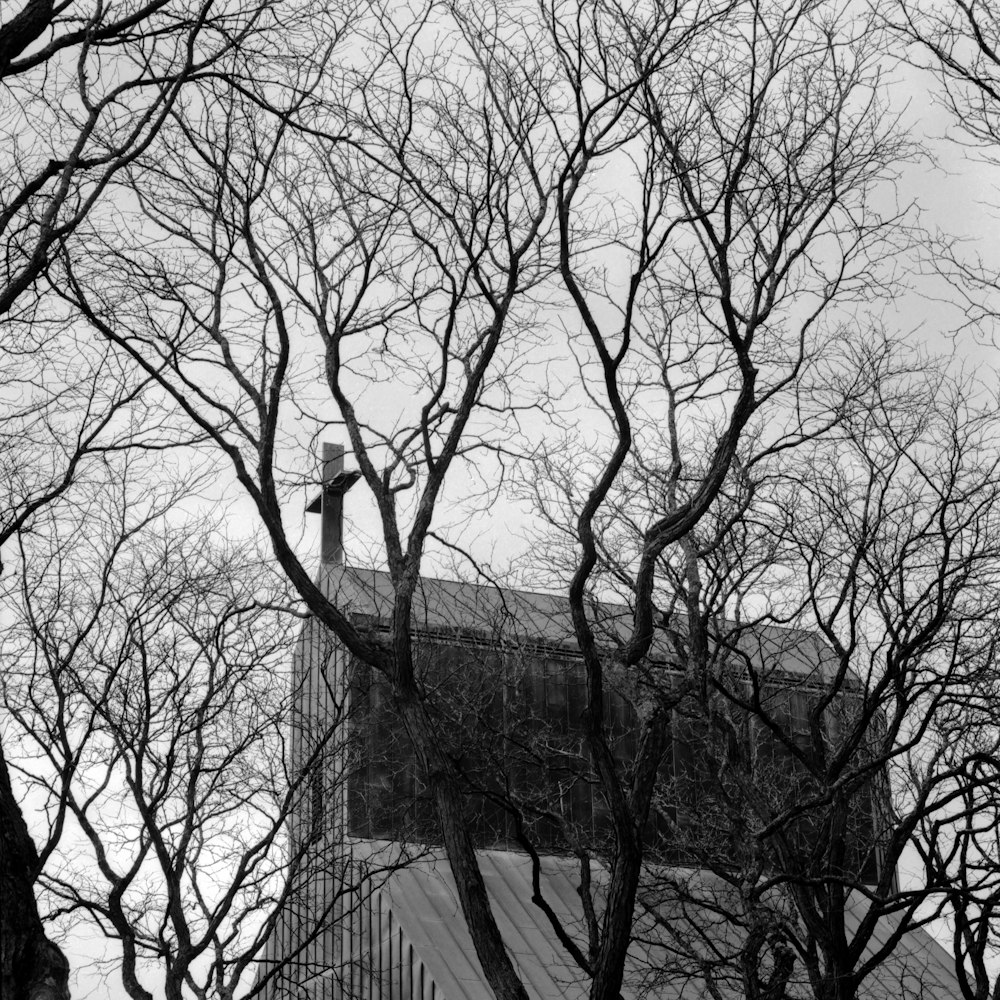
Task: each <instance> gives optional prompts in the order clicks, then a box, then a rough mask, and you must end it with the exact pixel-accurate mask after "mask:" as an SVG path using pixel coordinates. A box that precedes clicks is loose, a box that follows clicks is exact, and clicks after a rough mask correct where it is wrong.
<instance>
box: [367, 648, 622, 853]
mask: <svg viewBox="0 0 1000 1000" xmlns="http://www.w3.org/2000/svg"><path fill="white" fill-rule="evenodd" d="M416 669H417V676H418V680H419V682H420V684H421V686H422V688H423V690H424V692H425V695H426V698H427V705H428V715H429V718H430V721H431V724H432V726H434V727H435V730H436V733H437V736H438V738H439V740H440V745H441V746H442V748H443V749H444V750H445V752H446V753H448V754H449V756H450V757H451V758H452V759H453V760H454V761H455V762H456V764H457V765H458V769H459V772H460V774H461V775H462V778H463V781H464V783H465V791H466V804H467V814H468V821H469V825H470V828H471V830H472V831H473V835H474V837H475V839H476V841H477V843H479V844H481V845H484V846H486V845H491V844H512V843H514V842H515V841H516V840H517V830H518V827H519V826H520V829H521V830H522V831H523V833H524V834H525V835H527V836H528V838H529V839H530V840H531V841H532V842H533V843H534V844H536V845H538V846H539V847H541V848H545V849H559V850H562V849H569V848H571V847H572V846H573V845H574V844H575V843H580V844H586V845H587V846H590V847H594V846H597V845H598V844H599V843H600V842H602V841H607V840H608V838H609V837H610V832H611V817H610V813H609V810H608V808H607V805H606V803H605V802H604V800H603V797H602V796H601V794H600V792H599V791H598V789H597V787H596V781H595V778H594V775H593V773H592V769H591V766H590V762H589V754H588V753H587V751H586V748H585V745H584V734H583V723H582V716H583V711H584V708H585V706H586V684H585V677H584V670H583V665H582V662H581V661H580V660H579V659H578V658H574V657H572V656H559V655H554V654H548V653H536V654H523V653H510V654H506V655H504V656H500V655H499V654H498V653H497V652H496V651H495V650H493V649H490V648H489V647H484V646H476V645H473V644H468V645H463V644H458V643H445V642H440V641H427V642H424V643H421V644H420V646H419V656H418V662H417V664H416ZM351 691H352V700H353V707H352V716H353V718H354V719H355V731H356V741H355V753H354V766H353V769H352V771H353V777H352V780H351V781H350V784H349V792H348V811H349V825H350V829H351V832H352V833H353V834H355V835H358V836H371V837H385V838H390V837H399V838H408V839H414V840H419V841H424V842H434V841H435V840H436V839H438V838H437V834H436V832H435V829H434V823H433V818H432V817H433V810H432V808H431V804H430V802H429V801H428V799H427V792H426V789H424V788H423V787H422V784H421V782H420V779H419V770H418V768H417V767H416V764H415V761H414V759H413V755H412V751H411V750H410V749H409V744H408V740H407V737H406V734H405V731H404V730H403V726H402V724H401V722H400V720H399V719H398V716H396V714H395V711H394V709H393V707H392V705H391V699H390V696H389V689H388V685H387V683H386V682H385V681H384V680H382V679H381V678H378V677H375V676H373V674H372V671H371V670H369V669H368V668H366V667H364V666H361V665H355V667H354V677H353V679H352V684H351ZM605 709H606V711H607V713H608V719H609V731H610V734H611V739H612V744H613V748H614V752H615V754H616V757H618V759H619V760H622V761H623V762H627V761H628V760H629V759H631V755H634V752H635V722H634V713H633V711H632V709H631V706H630V705H629V704H628V703H627V702H626V701H625V700H624V699H623V698H621V697H619V696H618V695H615V694H612V695H609V696H608V698H607V701H606V705H605Z"/></svg>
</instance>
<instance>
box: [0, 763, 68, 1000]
mask: <svg viewBox="0 0 1000 1000" xmlns="http://www.w3.org/2000/svg"><path fill="white" fill-rule="evenodd" d="M37 867H38V853H37V852H36V850H35V844H34V842H33V841H32V839H31V835H30V834H29V833H28V826H27V824H26V823H25V822H24V817H23V816H22V815H21V810H20V808H19V807H18V804H17V802H16V801H15V800H14V790H13V788H12V787H11V783H10V775H9V773H8V771H7V761H6V760H5V758H4V755H3V747H2V746H0V1000H69V963H68V962H67V961H66V958H65V956H64V955H63V953H62V952H61V951H60V950H59V948H58V947H57V946H56V945H54V944H53V943H52V942H51V941H50V940H49V939H48V938H47V937H46V936H45V929H44V928H43V927H42V921H41V918H40V917H39V915H38V905H37V903H36V902H35V893H34V882H35V875H36V873H37V872H36V870H37Z"/></svg>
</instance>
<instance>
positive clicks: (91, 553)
mask: <svg viewBox="0 0 1000 1000" xmlns="http://www.w3.org/2000/svg"><path fill="white" fill-rule="evenodd" d="M130 471H131V475H129V476H124V477H122V479H121V480H120V481H118V482H117V483H115V482H107V483H105V484H103V489H102V491H101V494H100V497H99V499H98V500H97V501H96V502H95V504H94V506H93V508H91V509H89V510H84V511H83V516H81V515H80V511H79V508H78V509H77V511H76V512H67V511H66V510H65V509H60V508H59V507H50V508H48V510H47V512H46V515H45V516H44V517H40V518H39V519H37V520H36V522H35V528H36V530H35V532H33V533H32V534H31V535H29V536H24V537H22V553H21V555H22V558H21V559H20V561H19V565H20V568H21V572H20V574H19V578H18V579H17V580H12V581H11V586H10V587H9V589H11V590H14V589H15V588H16V589H17V590H19V594H15V593H11V594H10V595H9V596H11V597H14V598H15V600H14V601H12V604H13V605H14V607H15V608H16V613H15V614H13V615H12V619H11V621H10V623H9V625H8V627H7V628H6V629H5V632H4V636H3V648H4V653H5V658H6V661H7V664H8V668H7V671H6V673H5V676H4V678H3V680H2V693H3V705H4V708H5V710H6V713H7V715H8V718H9V720H10V721H9V724H8V726H7V728H6V736H7V739H8V744H9V746H10V747H11V748H12V749H13V751H14V753H13V756H11V758H10V760H9V764H10V767H11V768H12V771H13V773H14V775H15V777H16V779H17V780H18V783H19V785H20V787H21V789H22V790H24V791H26V794H27V798H28V800H29V801H30V802H32V803H33V806H34V812H33V814H34V815H35V816H36V817H38V818H42V817H44V819H43V820H42V823H41V825H42V827H43V830H44V834H45V836H44V837H43V838H42V839H41V840H40V843H41V848H40V851H39V854H40V856H39V857H38V858H34V859H30V860H31V864H30V866H28V867H27V869H26V870H27V871H28V872H29V874H32V875H37V878H38V885H39V887H40V889H41V892H42V899H43V901H44V903H45V905H46V909H47V913H46V918H47V919H50V920H53V919H55V920H59V919H61V920H62V921H63V922H70V923H79V924H82V926H84V927H86V928H88V929H90V931H91V933H95V934H100V935H101V936H103V937H105V938H108V939H111V940H113V941H115V942H117V947H120V957H116V960H115V965H116V966H118V967H120V969H121V976H122V983H123V985H124V987H125V989H126V991H127V992H128V994H129V996H131V997H133V998H135V1000H149V998H150V997H152V996H155V995H158V994H160V993H161V992H162V993H163V994H164V995H166V996H167V997H171V998H175V1000H177V998H180V997H182V996H190V995H194V996H199V997H206V996H215V997H218V998H225V1000H231V998H232V997H234V996H236V995H246V994H247V993H248V992H253V991H252V990H251V985H250V984H251V980H252V979H253V977H254V973H255V972H256V971H257V965H258V962H259V961H260V960H261V959H262V958H264V956H265V947H266V943H267V941H268V939H269V938H270V937H271V936H272V935H273V934H275V933H276V932H278V933H280V932H281V929H282V928H281V921H282V919H284V914H285V912H286V911H287V910H288V909H290V908H293V907H296V906H297V905H298V904H299V900H300V897H302V896H303V895H305V894H308V893H315V891H316V885H317V884H318V883H319V882H322V883H323V885H324V886H325V887H326V890H327V891H326V893H325V898H324V901H323V902H324V909H323V911H322V912H321V913H320V914H319V915H318V917H317V919H316V920H315V921H314V922H313V923H311V924H310V925H309V926H308V927H306V926H297V927H296V928H295V935H294V938H293V939H292V940H291V943H290V946H289V947H288V949H287V952H286V953H285V954H282V955H280V956H278V957H277V958H275V959H273V960H271V961H269V962H268V963H267V974H266V975H264V976H259V977H257V982H256V989H257V990H259V989H262V988H264V987H265V986H266V985H267V984H268V983H270V982H271V981H272V980H273V979H274V978H275V977H278V976H280V975H281V974H282V972H283V970H284V968H285V966H286V965H287V964H288V963H289V962H290V961H291V962H294V963H295V964H296V965H297V966H302V967H305V965H306V964H307V960H308V956H309V954H310V953H311V951H310V949H311V947H312V943H313V941H314V940H316V939H321V938H323V936H324V935H329V934H330V933H332V930H331V928H332V921H333V916H334V913H335V912H336V913H337V915H338V916H339V917H342V915H343V911H344V910H345V906H344V905H343V897H344V895H345V893H346V890H347V888H348V887H349V886H350V887H352V888H356V886H355V884H354V883H355V881H356V880H357V878H361V879H362V880H364V879H367V880H368V881H369V882H372V881H375V882H377V880H378V877H379V870H380V868H384V867H385V866H386V864H390V865H391V864H395V863H397V862H398V861H399V860H400V858H399V856H398V852H397V855H396V856H394V857H393V858H392V859H391V860H390V861H388V862H383V860H382V859H380V858H378V857H370V858H367V859H365V860H366V864H365V865H364V866H361V865H358V864H355V865H351V864H350V863H349V861H350V859H345V858H344V857H343V855H338V854H331V853H330V852H329V851H328V850H327V846H328V844H329V841H330V838H334V837H335V836H336V835H337V831H336V830H335V829H334V828H333V825H332V824H334V823H335V822H336V821H337V819H336V816H337V811H336V809H335V808H333V806H332V805H331V806H330V807H329V808H328V813H329V815H328V817H327V818H326V819H322V818H320V817H316V816H314V817H313V818H312V820H310V819H309V817H308V812H309V810H310V809H313V810H314V811H315V808H316V806H315V804H314V802H313V801H312V800H313V798H314V795H315V788H314V785H315V782H314V772H316V771H317V769H319V768H325V765H326V762H327V761H329V760H330V759H331V757H334V756H343V755H345V754H346V753H347V749H348V748H347V740H348V726H347V706H346V702H345V699H344V698H343V696H342V694H340V695H339V696H338V697H333V696H334V695H337V692H336V691H333V692H332V695H331V705H332V710H331V712H330V713H329V714H328V717H326V718H325V719H324V720H323V723H322V724H323V730H322V731H320V730H319V729H318V728H317V727H318V726H319V725H320V721H319V720H316V719H310V720H307V719H304V718H302V717H301V716H300V714H299V713H298V712H297V711H296V706H297V705H298V702H299V699H300V694H299V692H298V691H297V690H296V689H295V688H294V686H293V685H292V684H291V683H290V674H289V671H290V667H289V663H288V660H289V650H290V649H291V648H292V647H293V646H294V637H295V633H296V632H297V631H298V630H299V628H300V627H301V624H302V615H301V614H300V613H298V612H297V611H296V609H295V605H294V602H290V601H289V600H288V595H287V593H286V591H285V588H284V586H283V584H282V581H281V579H280V577H279V576H278V575H277V574H276V573H275V570H274V567H273V563H272V561H271V559H270V558H269V557H268V556H267V555H266V553H265V552H263V551H262V550H261V548H260V546H259V545H257V544H255V542H254V539H253V538H252V537H245V538H238V539H233V540H232V541H231V542H228V543H224V542H221V541H220V539H222V538H224V536H225V534H226V532H225V530H224V527H223V526H222V525H221V524H220V523H219V522H218V521H216V520H212V519H209V520H206V521H203V523H202V525H201V528H200V529H199V530H196V531H195V530H192V527H191V525H190V523H187V522H185V521H184V519H183V518H184V515H183V513H182V510H181V501H182V500H183V498H184V497H185V495H186V491H187V490H188V488H190V487H191V486H192V485H193V483H192V481H191V477H190V475H188V476H187V477H184V476H177V477H175V479H174V480H173V481H170V482H168V483H165V484H161V486H160V487H159V488H157V486H156V485H155V481H154V480H153V477H152V476H151V475H149V473H148V470H144V471H145V472H146V474H145V475H143V476H142V477H141V478H139V479H136V478H135V476H136V475H137V473H138V470H137V469H132V470H130ZM140 486H141V487H142V495H141V497H140V495H139V492H138V490H139V487H140ZM187 495H188V498H190V494H187ZM172 521H173V522H175V523H173V524H172V523H171V522H172ZM303 683H305V681H303ZM329 683H330V684H331V685H332V684H333V683H334V679H333V678H329ZM307 722H308V723H311V726H310V727H307V726H306V723H307ZM323 782H324V784H323V794H324V795H325V796H326V797H327V798H329V799H330V801H331V802H333V801H335V800H336V799H337V798H338V796H339V795H340V794H341V793H340V792H339V791H338V787H337V778H336V775H335V774H333V773H329V772H327V773H324V777H323ZM296 824H298V825H296ZM324 824H325V827H328V828H325V827H324ZM314 827H315V829H314ZM28 842H29V843H30V841H28ZM29 884H30V883H29ZM286 937H287V935H286ZM286 943H287V942H286Z"/></svg>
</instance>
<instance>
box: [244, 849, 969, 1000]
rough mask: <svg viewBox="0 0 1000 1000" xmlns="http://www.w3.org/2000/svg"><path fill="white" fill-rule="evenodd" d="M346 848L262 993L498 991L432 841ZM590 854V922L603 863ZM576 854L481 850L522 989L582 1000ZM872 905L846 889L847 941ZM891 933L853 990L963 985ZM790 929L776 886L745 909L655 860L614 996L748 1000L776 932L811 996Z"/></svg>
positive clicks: (366, 999) (912, 941)
mask: <svg viewBox="0 0 1000 1000" xmlns="http://www.w3.org/2000/svg"><path fill="white" fill-rule="evenodd" d="M351 850H352V853H353V855H354V858H353V873H354V880H353V883H352V884H350V885H347V884H345V885H344V886H343V887H342V888H341V892H340V893H339V896H338V899H337V905H336V906H333V907H330V906H325V907H324V905H323V901H322V900H320V899H319V898H313V899H312V900H305V901H303V905H300V906H299V907H298V909H297V910H296V911H295V913H297V916H296V917H292V916H291V914H292V913H293V910H291V909H290V910H289V914H290V919H289V920H287V921H285V923H284V924H283V926H282V928H281V930H280V933H278V934H277V935H276V936H275V939H274V943H273V944H274V946H273V947H271V948H270V949H269V952H268V956H267V961H265V962H264V963H262V972H264V973H267V972H268V971H269V970H270V972H271V973H272V975H271V978H270V981H269V983H268V985H267V987H266V989H265V991H264V996H265V997H266V998H267V1000H292V998H295V1000H493V993H492V991H491V989H490V987H489V985H488V984H487V982H486V978H485V976H484V974H483V970H482V968H481V966H480V964H479V961H478V959H477V957H476V953H475V949H474V947H473V945H472V940H471V937H470V935H469V932H468V929H467V927H466V923H465V920H464V917H463V915H462V912H461V907H460V905H459V900H458V894H457V892H456V889H455V884H454V880H453V878H452V875H451V871H450V868H449V866H448V864H447V861H446V859H445V858H444V857H443V856H442V855H441V853H440V851H427V852H425V853H417V852H413V851H411V852H409V853H408V854H407V855H406V856H404V855H403V853H402V849H401V848H399V847H398V845H392V844H387V843H385V842H369V843H364V842H360V843H356V844H354V845H353V847H352V849H351ZM589 864H590V871H589V879H590V886H591V899H592V901H593V903H594V914H593V916H594V917H596V919H597V920H598V921H599V919H600V915H601V909H602V886H603V885H604V884H606V880H607V873H606V871H605V869H603V868H602V867H601V866H600V865H598V864H597V863H596V862H593V861H591V862H590V863H589ZM579 866H580V862H579V861H578V860H577V859H575V858H571V857H559V856H551V855H550V856H543V857H540V858H538V859H536V860H533V859H532V858H530V857H529V856H528V855H526V854H522V853H518V852H512V851H483V852H481V854H480V867H481V869H482V872H483V876H484V880H485V882H486V886H487V890H488V892H489V895H490V901H491V904H492V907H493V912H494V915H495V917H496V919H497V922H498V924H499V927H500V930H501V933H502V934H503V938H504V941H505V942H506V944H507V949H508V952H509V954H510V956H511V959H512V961H513V963H514V966H515V968H516V970H517V972H518V973H519V975H520V978H521V981H522V982H523V983H524V985H525V988H526V989H527V992H528V995H529V997H530V998H531V1000H584V998H585V997H587V996H588V994H589V988H590V980H589V976H588V975H587V974H586V972H585V971H584V970H583V969H582V968H581V966H580V964H579V963H578V962H577V961H575V960H574V958H573V956H572V952H573V951H574V950H575V951H577V954H578V957H579V956H580V955H586V954H587V953H588V949H589V940H590V938H589V934H588V921H587V918H586V916H585V914H586V909H585V908H584V907H583V906H581V894H580V886H581V870H580V867H579ZM350 867H351V866H348V867H346V868H345V869H344V872H345V875H346V873H347V871H348V870H349V869H350ZM536 869H537V870H536ZM327 903H329V900H327ZM867 907H868V904H867V901H866V900H865V898H864V897H862V896H860V895H858V896H856V897H853V898H849V899H848V902H847V905H846V907H845V930H846V932H847V937H848V940H850V939H851V938H852V937H854V936H855V935H856V932H857V931H858V928H859V927H860V926H861V923H862V921H863V919H864V916H865V913H866V912H867ZM307 911H312V916H311V917H310V915H309V913H308V912H307ZM324 913H325V914H328V916H329V919H327V920H325V921H323V922H322V926H318V924H319V923H321V922H320V921H317V919H316V916H317V914H319V915H323V914H324ZM296 920H297V921H298V925H297V926H296ZM310 920H311V926H310ZM307 928H308V929H309V933H305V931H306V930H307ZM893 931H894V926H893V923H892V921H891V920H890V919H888V918H883V919H882V920H881V921H880V922H879V924H878V925H877V926H876V929H875V932H874V933H873V934H872V935H871V939H870V941H869V943H868V947H867V949H866V951H865V952H864V953H863V955H862V957H861V960H860V962H859V963H858V967H860V966H861V965H863V964H864V962H865V961H867V960H868V959H869V958H871V957H873V956H875V955H876V954H877V953H878V952H879V951H880V950H881V949H883V948H885V947H886V946H891V948H890V954H889V955H888V956H887V957H884V958H880V960H879V961H878V963H877V965H876V967H875V969H874V971H873V972H872V973H871V975H869V976H868V977H867V978H866V979H865V980H864V982H863V983H862V985H861V987H860V989H859V991H858V996H859V998H871V1000H890V998H892V1000H895V998H897V997H906V998H912V1000H938V998H951V997H956V996H958V995H959V993H960V991H959V987H958V983H957V981H956V979H955V976H954V972H953V971H952V966H951V960H950V958H949V956H948V954H947V953H946V952H945V951H944V949H943V948H941V946H940V945H938V944H937V943H936V942H935V941H934V940H933V939H932V938H931V937H930V935H929V934H927V933H926V932H925V931H924V930H921V929H912V930H909V931H907V932H906V933H905V934H903V935H902V937H901V938H900V939H899V940H898V941H895V942H894V941H893V937H894V934H893ZM795 936H796V921H795V918H794V916H793V912H792V909H791V907H790V905H788V904H787V903H786V902H784V901H783V899H782V897H781V896H780V894H779V893H778V892H777V891H776V892H774V893H773V894H772V895H771V898H768V899H766V900H764V901H758V904H757V907H756V909H755V910H754V911H753V912H750V911H749V910H748V909H747V908H746V906H745V905H744V903H743V901H742V900H741V897H740V893H739V891H738V890H737V889H736V888H735V887H734V886H733V885H731V884H730V883H728V882H726V881H725V880H723V879H721V878H719V877H718V876H715V875H712V874H710V873H707V872H704V871H701V872H697V871H691V870H684V869H668V868H662V869H657V870H652V871H650V872H649V874H648V876H647V879H646V881H645V884H644V888H643V892H642V893H641V896H640V900H639V903H638V904H637V907H636V912H635V924H634V934H633V937H634V941H633V945H632V946H631V948H630V950H629V954H628V958H627V962H626V968H625V977H624V983H623V987H622V991H621V996H622V1000H647V998H656V1000H700V998H702V997H706V996H713V997H717V998H723V1000H738V998H739V1000H743V998H745V997H746V996H747V991H746V988H745V982H744V978H743V977H744V975H745V974H746V963H747V961H748V959H749V960H751V961H753V962H757V963H763V964H764V965H767V964H768V963H769V962H770V963H772V964H773V961H774V955H776V954H777V953H778V950H777V947H776V941H779V940H783V941H784V946H785V947H786V948H788V949H789V950H788V952H787V953H788V954H790V955H792V956H793V957H796V960H795V961H794V963H793V967H792V974H791V977H790V979H789V981H788V984H787V988H786V992H785V996H786V997H787V998H789V1000H793V998H802V1000H808V998H811V997H813V996H814V995H815V993H814V990H813V988H812V986H811V984H810V982H809V978H808V975H807V971H806V968H805V966H804V964H803V962H802V961H800V960H798V958H797V956H795V945H796V942H795ZM282 949H284V951H283V950H282ZM768 949H771V957H768Z"/></svg>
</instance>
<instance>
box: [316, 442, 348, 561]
mask: <svg viewBox="0 0 1000 1000" xmlns="http://www.w3.org/2000/svg"><path fill="white" fill-rule="evenodd" d="M343 473H344V446H343V445H342V444H332V443H331V442H329V441H324V442H323V493H322V497H321V499H320V528H321V548H320V559H321V560H322V562H323V563H324V564H332V565H336V566H339V565H341V564H342V563H343V561H344V491H343V488H342V487H341V488H339V489H338V488H337V487H338V485H340V484H338V483H337V479H338V477H341V476H343Z"/></svg>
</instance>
